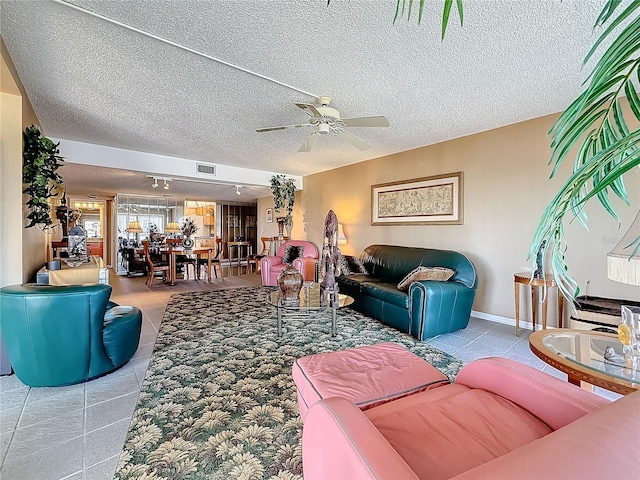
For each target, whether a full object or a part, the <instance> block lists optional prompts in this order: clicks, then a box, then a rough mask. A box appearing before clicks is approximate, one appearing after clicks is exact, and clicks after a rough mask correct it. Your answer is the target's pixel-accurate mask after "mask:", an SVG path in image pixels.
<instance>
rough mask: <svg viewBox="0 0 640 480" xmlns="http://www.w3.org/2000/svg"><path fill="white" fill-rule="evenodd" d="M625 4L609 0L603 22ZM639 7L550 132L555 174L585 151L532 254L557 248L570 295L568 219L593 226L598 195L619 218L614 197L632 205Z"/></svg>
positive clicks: (639, 112) (554, 262) (557, 268)
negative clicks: (590, 211)
mask: <svg viewBox="0 0 640 480" xmlns="http://www.w3.org/2000/svg"><path fill="white" fill-rule="evenodd" d="M619 4H620V1H619V0H609V1H608V2H607V4H606V5H605V7H604V9H603V10H602V12H601V13H600V16H599V17H598V19H597V21H596V26H599V25H602V24H604V23H605V22H607V21H608V20H609V19H610V18H611V16H612V15H613V13H614V11H615V10H616V8H617V7H618V6H619ZM639 8H640V1H633V2H632V3H631V4H630V5H629V6H628V7H627V8H626V9H625V10H624V11H622V13H620V15H619V16H618V17H616V18H615V19H614V20H613V21H612V22H611V24H610V25H609V27H608V28H607V29H606V30H605V31H604V32H603V33H602V34H601V35H600V37H599V38H598V40H597V41H596V43H595V44H594V46H593V48H592V49H591V50H590V51H589V53H588V54H587V56H586V58H585V63H586V62H587V61H588V60H589V59H590V58H591V57H592V56H593V55H594V53H595V51H596V49H597V48H598V47H599V46H600V45H601V44H602V43H603V42H605V41H606V40H610V38H609V37H611V36H612V35H613V31H614V29H615V28H616V27H620V26H621V25H622V24H623V23H626V26H625V27H624V28H622V30H621V32H620V33H619V34H617V36H616V37H615V38H613V40H612V41H611V45H610V46H609V47H608V48H607V49H606V51H605V52H604V53H603V55H602V57H601V58H600V60H599V61H598V63H597V64H596V66H595V68H594V69H593V71H592V72H591V74H590V75H589V77H588V78H587V82H589V84H588V87H587V88H586V90H585V91H584V92H583V93H582V94H581V95H580V96H579V97H578V98H577V99H576V100H575V101H574V102H573V103H572V104H571V105H570V106H569V107H568V108H567V110H566V111H565V112H564V113H563V114H562V115H561V116H560V117H559V118H558V120H557V121H556V123H555V124H554V126H553V127H552V129H551V131H550V132H549V133H550V135H551V138H552V140H551V148H552V149H553V153H552V156H551V159H550V161H549V163H550V164H554V167H553V171H552V173H551V176H554V175H555V174H556V173H557V171H558V168H559V167H560V165H561V164H562V163H563V161H564V160H565V159H566V158H567V157H569V155H570V154H571V152H573V151H575V149H576V148H577V154H576V155H575V157H574V163H573V175H572V176H571V177H570V178H569V179H568V180H567V182H566V183H565V185H564V186H563V188H562V189H561V190H560V192H558V194H557V195H556V196H555V198H554V199H553V200H552V201H551V203H550V204H549V206H548V207H547V209H546V210H545V212H544V214H543V215H542V218H541V219H540V222H539V224H538V227H537V230H536V233H535V236H534V240H533V243H532V245H531V249H530V250H529V257H530V258H533V257H534V256H535V255H536V253H537V252H538V250H539V249H540V248H541V247H542V249H543V251H544V252H545V253H546V250H548V249H551V271H552V273H553V276H554V278H555V280H556V282H557V283H558V285H559V286H560V289H561V290H562V293H563V295H564V296H565V297H567V298H570V299H572V298H573V297H574V296H575V295H577V294H578V293H579V289H578V287H577V284H576V282H575V280H574V279H573V278H572V277H571V275H570V274H569V273H568V270H567V265H566V263H565V260H564V251H565V249H566V242H565V238H564V220H565V217H566V216H567V214H571V215H572V216H573V217H574V218H575V219H576V220H577V221H578V222H580V223H581V224H582V225H583V226H584V227H586V226H587V220H588V219H587V215H586V213H585V211H584V205H585V203H586V202H587V201H588V200H590V199H591V198H593V197H596V198H597V199H598V200H599V201H600V203H601V204H602V206H603V207H604V208H605V210H606V211H607V212H608V213H609V214H610V215H611V216H612V217H613V218H615V219H617V220H619V219H618V215H617V213H616V211H615V209H614V207H613V204H612V203H611V200H610V194H613V195H615V196H616V197H618V198H620V199H621V200H622V201H624V202H625V203H627V204H629V199H628V195H627V191H626V188H625V185H624V182H623V178H622V176H623V175H624V174H625V173H626V172H628V171H629V170H631V169H633V168H634V167H637V166H638V165H640V150H639V148H638V146H639V144H640V130H638V129H637V128H636V129H635V130H633V131H632V130H630V128H629V125H638V123H639V122H640V99H639V98H638V93H637V90H636V85H637V82H638V81H640V16H639V15H638V9H639ZM623 96H626V98H627V101H628V103H629V107H630V108H629V110H628V111H627V113H626V114H625V110H623V108H622V107H621V104H620V99H621V98H622V97H623ZM625 115H626V116H625ZM545 240H546V243H544V244H543V242H544V241H545ZM542 258H543V259H544V258H545V256H544V255H543V257H542Z"/></svg>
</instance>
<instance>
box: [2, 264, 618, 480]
mask: <svg viewBox="0 0 640 480" xmlns="http://www.w3.org/2000/svg"><path fill="white" fill-rule="evenodd" d="M110 282H111V285H112V287H113V293H112V296H111V298H112V300H113V301H115V302H116V303H119V304H122V305H135V306H137V307H138V308H140V309H141V310H142V313H143V325H142V335H141V338H140V346H139V348H138V350H137V352H136V354H135V356H134V357H133V358H132V360H131V361H130V362H129V363H127V364H126V365H125V366H124V367H122V368H121V369H119V370H118V371H116V372H114V373H112V374H110V375H106V376H104V377H102V378H99V379H96V380H93V381H91V382H88V383H84V384H80V385H73V386H69V387H60V388H29V387H27V386H25V385H24V384H22V383H21V382H20V381H19V380H18V379H17V378H16V377H15V375H11V376H5V377H0V479H1V480H22V479H24V480H39V479H43V480H61V479H69V480H108V479H109V480H110V479H112V478H113V474H114V471H115V468H116V465H117V463H118V456H119V454H120V451H121V449H122V445H123V443H124V438H125V435H126V432H127V429H128V427H129V422H130V420H131V415H132V414H133V410H134V408H135V405H136V401H137V398H138V393H139V391H140V385H141V384H142V381H143V379H144V375H145V372H146V369H147V365H148V363H149V358H150V356H151V353H152V351H153V345H154V342H155V338H156V335H157V333H158V329H159V326H160V322H161V320H162V315H163V312H164V309H165V306H166V304H167V301H168V300H169V297H170V296H171V295H172V294H174V293H182V292H186V291H193V290H203V289H220V288H233V287H239V286H248V285H258V284H259V283H260V277H259V276H258V275H255V274H249V275H239V276H228V277H226V278H225V279H224V280H221V279H214V281H213V282H212V283H211V284H208V283H205V282H202V281H199V282H196V281H193V280H190V281H181V282H178V283H177V284H176V285H175V286H173V287H169V286H166V285H163V284H161V283H157V284H154V286H153V287H152V288H151V289H149V288H147V287H146V285H145V283H144V278H141V277H139V278H126V277H122V276H116V275H111V277H110ZM529 333H530V332H529V331H526V330H525V331H523V332H522V333H521V336H520V337H516V336H515V334H514V327H513V326H508V325H502V324H498V323H494V322H490V321H487V320H480V319H477V318H472V319H471V321H470V323H469V326H468V327H467V328H466V329H465V330H461V331H458V332H455V333H450V334H446V335H439V336H437V337H434V338H433V339H430V340H429V343H431V344H432V345H433V346H435V347H437V348H440V349H441V350H444V351H445V352H447V353H450V354H452V355H455V356H456V357H458V358H460V359H462V360H464V361H465V362H468V361H471V360H474V359H476V358H480V357H486V356H503V357H508V358H512V359H516V360H519V361H521V362H523V363H526V364H528V365H531V366H533V367H535V368H538V369H540V370H544V371H546V372H549V373H551V374H553V375H556V376H558V377H559V378H565V379H566V375H564V374H562V373H560V372H558V371H557V370H555V369H554V368H552V367H550V366H548V365H547V364H545V363H544V362H542V361H541V360H539V359H538V358H537V357H536V356H534V355H533V354H532V353H531V351H530V350H529V343H528V335H529ZM596 391H597V393H599V394H602V395H605V396H607V397H608V398H612V399H615V398H618V395H616V394H613V393H611V392H608V391H606V390H601V389H596Z"/></svg>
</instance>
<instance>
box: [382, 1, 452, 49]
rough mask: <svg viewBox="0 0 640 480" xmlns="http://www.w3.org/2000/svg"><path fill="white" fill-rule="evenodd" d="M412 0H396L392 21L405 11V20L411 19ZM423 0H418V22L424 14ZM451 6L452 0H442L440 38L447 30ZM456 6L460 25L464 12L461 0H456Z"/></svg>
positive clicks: (401, 15) (403, 14)
mask: <svg viewBox="0 0 640 480" xmlns="http://www.w3.org/2000/svg"><path fill="white" fill-rule="evenodd" d="M413 3H414V0H396V12H395V15H394V16H393V22H394V23H395V22H396V20H397V19H398V17H404V16H405V13H406V16H407V20H411V12H412V11H413ZM425 3H426V2H425V0H419V2H418V23H421V22H422V15H423V14H424V7H425ZM452 6H453V0H444V10H443V11H442V39H443V40H444V35H445V33H446V31H447V25H449V16H450V15H451V7H452ZM456 8H457V10H458V15H459V16H460V25H461V26H462V25H463V24H464V13H463V8H462V0H456Z"/></svg>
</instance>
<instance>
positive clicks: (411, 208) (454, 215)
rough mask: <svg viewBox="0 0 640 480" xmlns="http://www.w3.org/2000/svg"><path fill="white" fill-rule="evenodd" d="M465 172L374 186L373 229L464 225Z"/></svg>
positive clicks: (372, 198)
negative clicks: (383, 226) (404, 226)
mask: <svg viewBox="0 0 640 480" xmlns="http://www.w3.org/2000/svg"><path fill="white" fill-rule="evenodd" d="M462 192H463V184H462V172H455V173H448V174H446V175H435V176H433V177H423V178H414V179H412V180H403V181H400V182H391V183H381V184H378V185H372V186H371V225H462V224H463V209H462V207H463V203H462V200H463V199H462Z"/></svg>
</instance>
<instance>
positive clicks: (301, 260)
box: [260, 240, 318, 287]
mask: <svg viewBox="0 0 640 480" xmlns="http://www.w3.org/2000/svg"><path fill="white" fill-rule="evenodd" d="M287 245H294V246H301V245H302V246H304V251H303V252H302V257H298V258H296V259H295V260H294V261H293V262H292V265H293V266H294V267H295V268H296V269H297V270H298V271H299V272H300V273H301V274H302V277H303V278H304V281H305V282H307V281H313V277H314V274H315V271H314V267H315V263H316V262H317V261H318V249H317V248H316V246H315V245H314V244H313V243H311V242H307V241H305V240H289V241H287V242H284V243H283V244H282V245H280V248H278V253H277V254H276V256H275V257H263V258H261V259H260V272H261V275H262V285H264V286H270V287H276V286H277V285H278V275H280V273H282V271H283V270H284V268H285V267H286V266H287V265H286V264H285V263H282V257H283V256H284V251H285V249H286V247H287Z"/></svg>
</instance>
